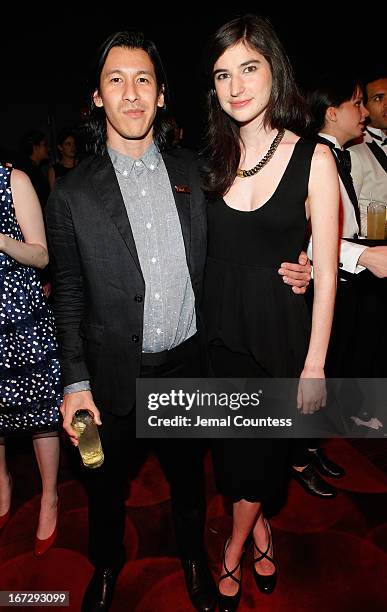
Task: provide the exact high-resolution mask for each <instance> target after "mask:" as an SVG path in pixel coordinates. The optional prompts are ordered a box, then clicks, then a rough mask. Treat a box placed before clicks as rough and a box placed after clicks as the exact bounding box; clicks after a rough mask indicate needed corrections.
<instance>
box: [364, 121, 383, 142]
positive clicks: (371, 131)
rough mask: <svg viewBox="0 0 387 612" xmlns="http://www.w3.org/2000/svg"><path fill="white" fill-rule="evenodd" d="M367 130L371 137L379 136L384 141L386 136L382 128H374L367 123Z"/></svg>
mask: <svg viewBox="0 0 387 612" xmlns="http://www.w3.org/2000/svg"><path fill="white" fill-rule="evenodd" d="M367 132H368V133H369V135H370V136H371V137H373V136H379V138H380V139H381V141H382V142H383V140H384V139H385V138H386V135H385V133H384V132H383V130H381V129H380V128H374V127H371V126H370V125H367Z"/></svg>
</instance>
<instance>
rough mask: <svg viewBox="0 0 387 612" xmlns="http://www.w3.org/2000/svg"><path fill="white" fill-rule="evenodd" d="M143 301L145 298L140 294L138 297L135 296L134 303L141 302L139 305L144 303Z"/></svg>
mask: <svg viewBox="0 0 387 612" xmlns="http://www.w3.org/2000/svg"><path fill="white" fill-rule="evenodd" d="M143 299H144V298H143V297H142V295H140V294H137V295H135V296H134V301H135V302H139V303H140V302H142V301H143Z"/></svg>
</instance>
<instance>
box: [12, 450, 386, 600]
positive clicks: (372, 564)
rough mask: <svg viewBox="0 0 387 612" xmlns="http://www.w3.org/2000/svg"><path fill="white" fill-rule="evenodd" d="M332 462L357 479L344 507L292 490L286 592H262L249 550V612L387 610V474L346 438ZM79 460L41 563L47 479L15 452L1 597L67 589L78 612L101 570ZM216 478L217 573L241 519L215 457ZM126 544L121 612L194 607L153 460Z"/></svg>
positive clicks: (284, 535) (212, 545)
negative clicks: (91, 549)
mask: <svg viewBox="0 0 387 612" xmlns="http://www.w3.org/2000/svg"><path fill="white" fill-rule="evenodd" d="M329 455H330V456H331V457H332V458H333V459H335V458H336V459H337V461H338V462H339V463H340V464H342V465H343V466H344V467H345V468H346V470H347V475H346V476H345V477H344V478H343V479H341V480H338V481H336V484H337V485H338V486H339V487H340V493H339V495H338V496H337V498H336V499H334V500H319V499H315V498H313V497H311V496H309V495H307V494H306V493H305V492H304V491H303V490H302V489H301V488H300V487H299V485H298V484H297V483H295V482H291V483H290V487H289V496H288V500H287V503H286V505H285V506H284V507H283V509H282V510H281V511H280V513H279V514H277V515H276V516H275V517H274V518H273V519H272V524H273V530H274V537H275V553H276V557H277V560H278V563H279V581H278V587H277V589H276V591H275V593H274V594H273V595H271V596H270V597H267V596H264V595H261V594H260V593H259V592H258V591H257V589H256V587H255V583H254V581H253V577H252V574H251V551H249V552H248V554H247V556H246V559H245V567H244V579H243V597H242V603H241V606H240V608H239V609H240V610H241V612H244V611H247V610H262V611H268V612H284V611H286V612H288V611H289V612H304V611H305V612H319V611H323V610H324V611H325V610H329V612H357V611H359V612H360V611H361V612H364V610H369V611H370V612H382V611H383V612H384V611H385V610H386V609H387V589H386V584H387V512H386V510H387V477H386V475H385V474H384V473H383V472H382V471H381V470H379V469H378V468H377V467H375V466H374V465H373V464H372V463H371V462H370V461H369V460H368V459H367V458H365V456H363V455H362V454H361V453H360V452H359V451H358V450H356V449H354V448H353V447H352V446H351V445H350V444H349V443H348V442H346V441H345V440H334V441H331V442H329ZM71 463H72V457H70V459H69V458H68V456H67V453H66V452H64V453H63V459H62V465H61V472H60V473H61V484H60V495H61V500H62V510H61V517H60V525H59V535H58V539H57V542H56V543H55V546H54V547H53V548H52V549H51V550H50V551H49V552H48V553H47V554H46V555H45V556H43V557H42V558H41V559H36V558H35V557H34V556H33V554H32V546H33V541H34V535H35V534H34V530H35V528H36V522H37V517H38V508H39V495H38V491H39V476H38V472H37V469H36V466H35V464H34V460H33V457H32V455H31V453H30V452H29V451H28V452H26V451H24V453H23V452H16V453H12V454H11V459H10V469H11V471H12V472H13V474H14V481H15V499H14V510H13V513H12V517H11V520H10V521H9V523H8V525H7V526H6V527H5V529H4V530H3V532H2V533H1V534H0V590H44V589H46V590H67V591H69V592H70V607H69V608H67V609H68V610H71V611H74V612H76V611H78V610H80V602H81V600H82V595H83V591H84V589H85V587H86V584H87V582H88V580H89V577H90V576H91V574H92V567H91V565H90V564H89V562H88V560H87V556H86V551H87V510H86V496H85V493H84V490H83V487H82V485H81V484H79V482H78V481H77V480H75V478H74V472H73V471H72V468H71ZM206 473H207V484H208V486H207V489H208V521H207V532H206V543H207V547H208V550H209V558H210V564H211V568H212V569H213V571H214V573H215V574H216V571H217V568H218V563H219V557H220V553H221V548H222V545H223V542H224V539H225V536H226V534H227V533H228V530H229V527H230V523H231V519H230V516H229V515H228V514H227V513H226V511H225V509H224V504H223V500H222V498H221V497H220V496H219V495H217V494H216V490H215V487H214V483H213V478H212V472H211V462H210V458H208V459H207V461H206ZM125 545H126V550H127V558H128V561H127V563H126V565H125V567H124V568H123V570H122V572H121V574H120V577H119V580H118V583H117V588H116V593H115V598H114V603H113V608H112V610H113V612H167V611H168V612H185V611H187V612H188V611H190V610H192V607H191V605H190V602H189V600H188V598H187V595H186V592H185V587H184V578H183V573H182V570H181V567H180V563H179V561H178V559H177V558H176V548H175V543H174V539H173V535H172V531H171V519H170V514H169V501H168V487H167V484H166V482H165V479H164V477H163V475H162V472H161V470H160V468H159V466H158V463H157V461H156V460H155V459H154V458H153V457H150V458H149V459H148V461H147V462H146V464H145V465H144V466H143V467H142V469H141V471H140V473H139V474H138V476H137V478H136V480H135V482H134V483H133V486H132V487H131V493H130V497H129V498H128V500H127V523H126V532H125ZM9 609H10V608H9ZM18 609H19V610H24V609H25V610H27V608H21V607H19V608H18ZM28 609H30V608H28ZM35 609H37V608H35ZM41 609H42V610H43V609H46V608H41Z"/></svg>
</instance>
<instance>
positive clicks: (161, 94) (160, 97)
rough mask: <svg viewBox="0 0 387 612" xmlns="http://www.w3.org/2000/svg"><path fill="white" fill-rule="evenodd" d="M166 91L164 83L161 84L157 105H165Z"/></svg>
mask: <svg viewBox="0 0 387 612" xmlns="http://www.w3.org/2000/svg"><path fill="white" fill-rule="evenodd" d="M164 91H165V88H164V85H161V87H160V93H159V97H158V99H157V106H159V107H160V108H164V107H165V100H164Z"/></svg>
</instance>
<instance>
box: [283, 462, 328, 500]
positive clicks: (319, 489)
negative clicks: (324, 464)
mask: <svg viewBox="0 0 387 612" xmlns="http://www.w3.org/2000/svg"><path fill="white" fill-rule="evenodd" d="M292 476H293V478H294V479H295V480H297V482H298V483H299V484H300V485H301V486H302V487H303V488H304V489H305V491H306V492H307V493H310V494H311V495H315V496H316V497H323V498H328V497H336V495H337V489H335V487H332V485H330V484H329V483H328V482H325V480H323V479H322V478H321V477H320V476H319V475H318V474H317V472H316V470H315V469H314V467H313V465H310V464H309V465H308V466H307V467H306V468H305V469H303V470H302V471H298V470H295V469H294V467H292Z"/></svg>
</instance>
